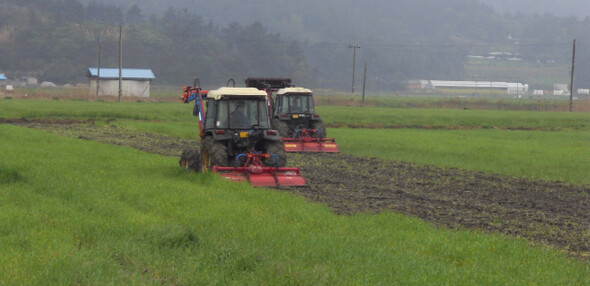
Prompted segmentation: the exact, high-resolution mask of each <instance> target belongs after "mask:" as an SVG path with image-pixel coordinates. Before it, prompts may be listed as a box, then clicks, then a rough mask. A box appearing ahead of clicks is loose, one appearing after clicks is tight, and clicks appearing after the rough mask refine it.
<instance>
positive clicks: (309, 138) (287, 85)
mask: <svg viewBox="0 0 590 286" xmlns="http://www.w3.org/2000/svg"><path fill="white" fill-rule="evenodd" d="M246 86H249V87H256V88H258V89H261V90H264V91H266V92H267V96H268V100H269V103H270V107H271V108H270V110H271V116H272V119H271V126H272V128H273V129H276V130H277V131H278V132H279V135H280V136H281V139H282V140H283V142H284V145H285V150H286V151H287V152H327V153H337V152H340V150H339V148H338V145H337V144H336V140H335V139H334V138H326V126H325V125H324V122H323V120H322V117H321V116H320V115H319V114H317V113H315V106H314V101H313V92H312V91H311V90H309V89H307V88H303V87H295V86H293V85H292V84H291V79H289V78H247V79H246Z"/></svg>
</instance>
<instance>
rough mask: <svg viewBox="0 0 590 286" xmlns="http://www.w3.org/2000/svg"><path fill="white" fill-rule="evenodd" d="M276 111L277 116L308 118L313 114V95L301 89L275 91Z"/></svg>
mask: <svg viewBox="0 0 590 286" xmlns="http://www.w3.org/2000/svg"><path fill="white" fill-rule="evenodd" d="M275 96H276V106H277V108H276V110H275V114H276V115H277V116H281V115H282V116H283V117H284V116H285V115H293V114H297V115H301V116H306V117H309V116H311V115H313V114H315V107H314V104H313V94H312V92H311V90H309V89H306V88H301V87H290V88H282V89H279V90H278V91H277V93H276V94H275Z"/></svg>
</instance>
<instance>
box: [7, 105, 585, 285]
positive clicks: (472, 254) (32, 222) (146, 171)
mask: <svg viewBox="0 0 590 286" xmlns="http://www.w3.org/2000/svg"><path fill="white" fill-rule="evenodd" d="M319 110H320V112H321V114H322V115H323V116H324V118H325V121H326V122H327V123H328V124H329V125H331V126H341V128H329V129H328V132H329V135H330V136H335V137H336V139H337V142H338V143H339V145H340V147H341V150H342V151H343V152H345V153H350V154H356V155H361V156H374V157H380V158H385V159H392V160H402V161H410V162H417V163H426V164H436V165H442V166H452V167H459V168H465V169H472V170H481V171H486V172H490V173H502V174H508V175H513V176H526V177H535V178H543V179H548V180H560V181H565V182H571V183H577V184H588V183H590V181H588V180H589V179H588V177H590V176H588V174H590V171H589V169H588V168H589V167H588V166H589V165H590V161H589V160H590V126H589V123H590V115H589V114H588V113H558V112H543V113H541V112H515V111H489V112H488V111H486V112H482V111H473V110H444V109H440V110H439V109H437V110H434V109H393V108H369V107H364V108H361V107H345V108H342V107H328V106H321V107H320V108H319ZM191 111H192V106H191V105H183V104H178V103H138V102H134V103H131V102H124V103H117V102H89V101H57V100H55V101H30V100H26V101H25V100H0V120H1V119H10V118H61V119H71V118H75V119H80V120H88V119H93V120H95V124H99V125H100V124H105V122H106V121H107V120H109V121H110V122H111V123H110V124H115V125H119V126H122V127H127V128H131V129H136V130H142V131H150V132H157V133H163V134H168V135H174V136H182V137H189V138H197V134H196V126H195V121H194V120H195V119H194V117H193V116H192V115H191ZM350 127H354V128H350ZM377 127H378V128H377ZM380 127H384V128H380ZM512 129H517V130H512ZM526 129H530V130H526ZM0 138H1V140H0V210H1V211H0V222H1V223H0V252H1V253H2V255H1V256H0V284H6V285H23V284H25V285H40V284H42V285H47V284H50V285H63V284H82V285H88V284H99V285H103V284H116V285H120V284H132V285H145V284H148V285H152V284H172V285H176V284H190V285H195V284H197V285H200V284H205V285H210V284H215V285H227V284H238V285H242V284H247V285H259V284H260V285H301V284H303V285H309V284H311V285H335V284H337V285H358V284H360V285H375V284H381V285H392V284H393V285H396V284H397V285H408V284H411V285H424V284H427V285H439V284H450V285H474V284H476V285H499V284H500V285H502V284H510V285H588V284H590V264H588V262H587V261H580V260H578V259H573V258H568V257H566V256H565V254H563V253H561V252H560V251H557V250H552V249H548V248H545V247H541V246H538V245H537V246H533V245H531V244H530V243H529V242H528V241H526V240H524V239H518V238H506V237H504V236H501V235H489V234H483V233H481V232H477V231H455V230H445V229H441V228H435V227H433V226H431V225H430V224H428V223H425V222H422V221H420V220H418V219H415V218H408V217H405V216H401V215H398V214H395V213H382V214H379V215H370V214H358V215H354V216H338V215H335V214H333V213H332V212H331V211H330V210H329V209H328V208H327V207H325V206H322V205H318V204H310V203H308V202H306V201H305V200H304V199H302V198H300V197H296V196H293V195H290V194H288V193H286V192H279V191H273V190H265V189H255V188H252V187H251V186H249V185H248V184H236V183H230V182H228V181H225V180H222V179H220V178H218V177H217V176H214V175H211V174H194V173H189V172H186V171H185V170H182V169H180V168H179V167H178V158H174V157H165V156H159V155H154V154H149V153H144V152H141V151H138V150H135V149H132V148H128V147H122V146H114V145H108V144H102V143H98V142H93V141H86V140H79V139H74V138H66V137H61V136H58V135H53V134H49V133H46V132H43V131H38V130H32V129H27V128H22V127H16V126H11V125H7V124H0ZM368 139H370V140H368Z"/></svg>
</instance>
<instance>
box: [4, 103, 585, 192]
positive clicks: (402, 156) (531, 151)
mask: <svg viewBox="0 0 590 286" xmlns="http://www.w3.org/2000/svg"><path fill="white" fill-rule="evenodd" d="M318 111H319V113H320V114H321V115H322V117H323V118H324V121H325V122H326V123H327V124H328V125H329V128H328V132H329V135H330V136H334V137H336V140H337V142H338V143H339V145H340V148H341V149H342V150H343V151H344V152H347V153H353V154H357V155H362V156H374V157H380V158H386V159H392V160H403V161H409V162H416V163H425V164H436V165H442V166H452V167H459V168H464V169H469V170H479V171H486V172H490V173H500V174H506V175H512V176H524V177H531V178H541V179H546V180H560V181H564V182H570V183H584V184H585V183H590V182H589V180H590V176H588V174H590V171H589V169H588V168H589V167H588V166H590V163H589V160H590V153H589V151H588V150H590V148H589V147H590V146H589V144H588V142H590V135H589V132H590V113H585V112H531V111H503V110H458V109H401V108H382V107H351V106H319V107H318ZM0 114H1V116H2V117H4V118H46V117H51V118H62V119H69V118H77V119H81V120H86V119H89V118H90V119H95V120H97V122H96V123H97V124H104V122H106V121H110V124H116V125H119V126H123V127H126V128H130V129H134V130H139V131H146V132H156V133H162V134H166V135H172V136H180V137H186V138H195V139H196V138H198V128H197V123H196V118H195V117H194V116H192V105H191V104H181V103H166V102H156V103H152V102H141V103H137V102H122V103H119V102H91V101H29V100H0ZM0 119H1V118H0ZM334 127H342V128H334ZM349 127H354V129H348V128H349ZM363 128H371V129H373V130H365V129H363ZM375 128H378V129H375ZM382 128H385V129H382ZM514 129H516V130H514ZM383 134H388V136H383ZM367 138H372V139H371V140H369V141H367ZM366 146H370V148H366Z"/></svg>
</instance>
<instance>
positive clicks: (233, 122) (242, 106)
mask: <svg viewBox="0 0 590 286" xmlns="http://www.w3.org/2000/svg"><path fill="white" fill-rule="evenodd" d="M222 89H224V90H222ZM226 89H227V88H221V89H219V90H214V91H211V92H209V94H208V96H207V101H206V103H207V113H206V116H205V132H207V130H214V129H231V130H237V129H240V130H251V129H252V130H254V129H270V121H269V116H268V105H267V102H266V94H265V93H264V92H260V91H259V90H256V89H249V88H248V91H246V90H245V89H246V88H231V90H226ZM258 93H259V94H258ZM257 94H258V95H257Z"/></svg>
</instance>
